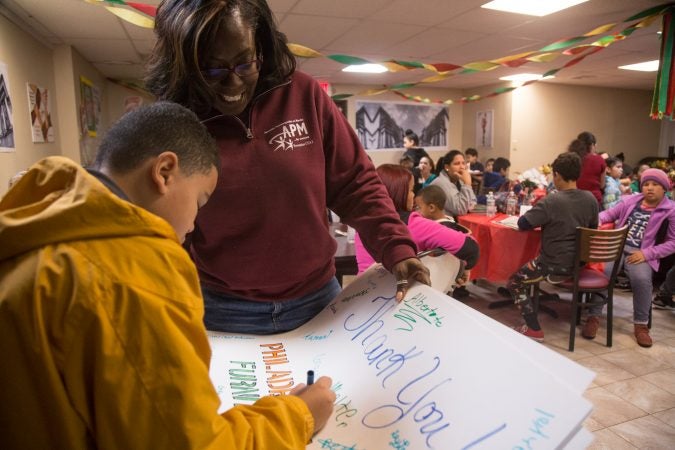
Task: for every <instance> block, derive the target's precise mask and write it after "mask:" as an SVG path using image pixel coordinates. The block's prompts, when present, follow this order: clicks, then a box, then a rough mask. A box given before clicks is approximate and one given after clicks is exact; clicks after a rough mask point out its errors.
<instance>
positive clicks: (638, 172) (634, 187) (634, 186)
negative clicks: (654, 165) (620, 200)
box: [630, 164, 649, 194]
mask: <svg viewBox="0 0 675 450" xmlns="http://www.w3.org/2000/svg"><path fill="white" fill-rule="evenodd" d="M647 169H649V166H648V165H647V164H642V165H640V166H638V167H637V168H636V169H633V174H632V177H631V178H632V179H633V181H631V183H630V191H631V192H632V193H633V194H639V193H640V177H641V176H642V173H643V172H644V171H645V170H647Z"/></svg>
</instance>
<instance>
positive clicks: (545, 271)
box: [507, 152, 598, 342]
mask: <svg viewBox="0 0 675 450" xmlns="http://www.w3.org/2000/svg"><path fill="white" fill-rule="evenodd" d="M552 168H553V183H554V184H555V187H556V189H557V192H555V193H552V194H549V195H547V196H546V197H544V198H543V199H541V200H540V201H538V202H537V204H536V205H534V206H533V207H532V209H530V210H529V211H527V212H526V213H525V214H524V215H522V216H520V218H519V219H518V228H520V229H521V230H530V229H532V228H536V227H541V228H542V232H541V253H540V254H539V256H537V257H536V258H535V259H533V260H532V261H530V262H528V263H527V264H525V265H524V266H523V267H521V268H520V269H519V270H518V272H516V273H514V274H513V275H512V276H511V278H510V279H509V281H508V284H507V288H508V290H509V292H510V293H511V296H512V297H513V299H514V301H515V303H516V306H517V307H518V308H519V309H520V311H521V315H522V316H523V319H524V321H525V324H524V325H521V326H519V327H517V328H516V331H518V332H519V333H522V334H524V335H525V336H527V337H529V338H532V339H534V340H535V341H539V342H542V341H543V340H544V331H543V330H542V329H541V326H540V325H539V320H538V319H537V315H536V314H535V312H534V308H533V305H532V299H531V298H530V295H529V291H530V286H531V285H532V284H534V283H538V282H539V281H542V280H543V279H544V278H549V280H550V276H556V277H557V276H563V277H570V276H571V275H572V272H573V268H574V253H575V241H576V228H577V227H586V228H597V226H598V202H597V200H596V199H595V197H593V194H591V193H590V192H588V191H582V190H580V189H577V183H576V181H577V179H578V178H579V174H580V173H581V158H579V155H577V154H576V153H572V152H566V153H561V154H560V155H558V157H557V158H556V160H555V161H553V164H552Z"/></svg>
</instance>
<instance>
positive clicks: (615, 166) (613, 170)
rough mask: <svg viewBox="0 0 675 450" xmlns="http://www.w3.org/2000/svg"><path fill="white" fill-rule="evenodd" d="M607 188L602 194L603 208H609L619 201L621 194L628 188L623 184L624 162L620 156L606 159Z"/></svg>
mask: <svg viewBox="0 0 675 450" xmlns="http://www.w3.org/2000/svg"><path fill="white" fill-rule="evenodd" d="M605 163H606V164H607V167H606V168H605V173H606V175H605V189H604V190H603V194H602V208H603V209H609V208H611V207H613V206H614V205H616V204H617V203H619V200H621V196H622V195H623V193H624V192H625V191H627V190H628V189H627V188H625V187H624V186H622V185H621V181H620V180H621V174H622V173H623V163H622V162H621V160H620V159H618V158H612V157H610V158H607V161H605Z"/></svg>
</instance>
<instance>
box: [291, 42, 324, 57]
mask: <svg viewBox="0 0 675 450" xmlns="http://www.w3.org/2000/svg"><path fill="white" fill-rule="evenodd" d="M286 45H287V47H288V48H289V50H290V51H291V52H292V53H293V54H294V55H296V56H300V57H302V58H320V57H322V56H323V55H322V54H321V53H319V52H317V51H316V50H312V49H311V48H309V47H305V46H304V45H300V44H286Z"/></svg>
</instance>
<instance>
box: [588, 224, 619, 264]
mask: <svg viewBox="0 0 675 450" xmlns="http://www.w3.org/2000/svg"><path fill="white" fill-rule="evenodd" d="M627 235H628V226H624V227H622V228H618V229H614V230H596V229H593V228H583V227H578V228H577V249H578V252H577V257H578V258H579V260H580V261H583V262H586V263H589V262H618V261H619V259H621V253H622V251H623V245H624V243H625V242H626V236H627Z"/></svg>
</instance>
